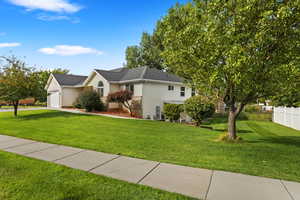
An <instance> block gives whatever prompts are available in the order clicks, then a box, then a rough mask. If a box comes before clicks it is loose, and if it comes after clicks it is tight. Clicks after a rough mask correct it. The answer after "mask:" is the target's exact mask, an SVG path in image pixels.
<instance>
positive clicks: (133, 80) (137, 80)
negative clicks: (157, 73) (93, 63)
mask: <svg viewBox="0 0 300 200" xmlns="http://www.w3.org/2000/svg"><path fill="white" fill-rule="evenodd" d="M132 82H154V83H166V84H178V85H184V83H183V82H177V81H163V80H153V79H132V80H126V81H109V83H119V84H122V83H132Z"/></svg>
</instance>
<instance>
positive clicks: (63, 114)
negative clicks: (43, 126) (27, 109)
mask: <svg viewBox="0 0 300 200" xmlns="http://www.w3.org/2000/svg"><path fill="white" fill-rule="evenodd" d="M78 115H79V114H76V113H68V112H60V111H51V112H43V113H35V114H30V115H20V116H19V119H21V120H38V119H42V118H55V117H63V118H70V117H76V116H78ZM80 115H81V114H80ZM82 116H91V115H82Z"/></svg>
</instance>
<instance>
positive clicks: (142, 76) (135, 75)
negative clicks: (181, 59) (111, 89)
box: [96, 67, 183, 82]
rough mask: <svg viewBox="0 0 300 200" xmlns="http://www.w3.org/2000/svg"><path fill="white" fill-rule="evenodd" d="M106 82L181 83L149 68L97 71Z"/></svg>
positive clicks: (176, 77)
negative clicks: (147, 81)
mask: <svg viewBox="0 0 300 200" xmlns="http://www.w3.org/2000/svg"><path fill="white" fill-rule="evenodd" d="M96 71H97V72H98V73H99V74H101V75H102V76H103V77H104V78H105V79H106V80H108V81H131V80H156V81H170V82H183V79H182V78H180V77H178V76H176V75H174V74H171V73H168V72H164V71H161V70H158V69H154V68H149V67H138V68H133V69H128V68H118V69H113V70H109V71H107V70H98V69H96Z"/></svg>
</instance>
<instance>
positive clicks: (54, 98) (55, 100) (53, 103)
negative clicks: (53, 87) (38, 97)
mask: <svg viewBox="0 0 300 200" xmlns="http://www.w3.org/2000/svg"><path fill="white" fill-rule="evenodd" d="M48 107H51V108H60V107H61V105H60V93H59V91H57V92H51V93H49V95H48Z"/></svg>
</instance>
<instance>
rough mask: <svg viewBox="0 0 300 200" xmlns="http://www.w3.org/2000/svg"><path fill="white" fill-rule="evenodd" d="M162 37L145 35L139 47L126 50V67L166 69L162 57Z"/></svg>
mask: <svg viewBox="0 0 300 200" xmlns="http://www.w3.org/2000/svg"><path fill="white" fill-rule="evenodd" d="M161 41H162V40H161V38H160V35H158V34H155V31H154V34H153V35H151V34H149V33H145V32H144V33H143V34H142V38H141V42H140V44H139V45H135V46H129V47H127V49H126V67H128V68H136V67H142V66H148V67H151V68H157V69H165V66H164V62H163V59H162V56H161V51H162V48H163V46H162V44H161Z"/></svg>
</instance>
